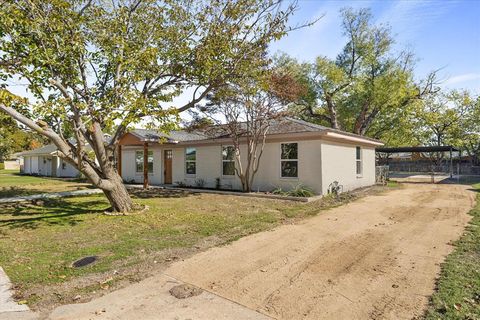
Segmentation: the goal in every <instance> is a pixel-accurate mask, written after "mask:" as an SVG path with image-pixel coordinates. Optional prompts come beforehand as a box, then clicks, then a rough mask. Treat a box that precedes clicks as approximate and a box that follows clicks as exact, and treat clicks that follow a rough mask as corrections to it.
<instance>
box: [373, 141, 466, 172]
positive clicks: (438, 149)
mask: <svg viewBox="0 0 480 320" xmlns="http://www.w3.org/2000/svg"><path fill="white" fill-rule="evenodd" d="M375 151H376V153H377V163H378V165H389V162H390V160H391V159H390V155H391V154H395V153H397V154H401V153H411V154H412V155H413V154H414V153H418V154H425V153H427V154H433V153H443V154H445V153H447V154H448V155H449V157H448V159H443V157H442V158H440V162H443V164H441V165H439V164H438V163H437V164H435V160H434V158H433V157H430V168H431V169H430V173H431V174H432V175H433V174H434V171H435V170H434V169H433V168H434V167H437V168H438V167H448V173H449V174H450V178H452V177H453V152H459V155H460V156H461V151H460V149H458V148H456V147H454V146H448V145H447V146H419V147H391V148H387V147H379V148H376V149H375ZM425 159H428V157H422V161H425ZM409 161H410V163H414V164H418V162H419V160H418V159H417V160H414V159H411V160H409ZM415 167H416V168H418V166H415ZM420 171H422V172H428V171H426V170H425V171H423V170H420ZM405 172H406V171H405Z"/></svg>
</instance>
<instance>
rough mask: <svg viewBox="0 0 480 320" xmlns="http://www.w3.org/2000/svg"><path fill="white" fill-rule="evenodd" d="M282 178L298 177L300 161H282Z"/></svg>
mask: <svg viewBox="0 0 480 320" xmlns="http://www.w3.org/2000/svg"><path fill="white" fill-rule="evenodd" d="M282 177H287V178H290V177H292V178H296V177H298V161H282Z"/></svg>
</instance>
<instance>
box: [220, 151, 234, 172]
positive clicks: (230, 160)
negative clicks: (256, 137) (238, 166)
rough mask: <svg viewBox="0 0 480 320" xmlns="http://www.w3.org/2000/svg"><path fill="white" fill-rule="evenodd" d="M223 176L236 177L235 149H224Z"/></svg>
mask: <svg viewBox="0 0 480 320" xmlns="http://www.w3.org/2000/svg"><path fill="white" fill-rule="evenodd" d="M222 175H224V176H233V175H235V147H234V146H224V147H222Z"/></svg>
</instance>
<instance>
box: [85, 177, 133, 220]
mask: <svg viewBox="0 0 480 320" xmlns="http://www.w3.org/2000/svg"><path fill="white" fill-rule="evenodd" d="M86 176H87V178H88V175H87V174H86ZM105 176H106V177H105V180H107V181H108V184H106V185H105V184H98V183H96V182H95V181H94V180H92V179H89V180H90V182H91V183H92V184H93V185H94V186H96V187H97V188H99V189H101V190H102V191H103V193H104V194H105V197H107V199H108V202H110V205H111V206H112V207H111V210H112V211H114V212H129V211H131V210H132V209H133V202H132V198H131V197H130V194H129V193H128V191H127V188H126V187H125V185H124V184H123V180H122V177H120V175H119V174H118V173H117V171H116V170H114V169H109V170H106V172H105Z"/></svg>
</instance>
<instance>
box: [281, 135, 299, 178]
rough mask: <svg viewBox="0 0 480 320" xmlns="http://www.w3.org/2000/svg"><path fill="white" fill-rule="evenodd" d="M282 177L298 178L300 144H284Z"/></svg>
mask: <svg viewBox="0 0 480 320" xmlns="http://www.w3.org/2000/svg"><path fill="white" fill-rule="evenodd" d="M281 147H282V155H281V159H280V162H281V176H282V178H297V177H298V143H282V145H281Z"/></svg>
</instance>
